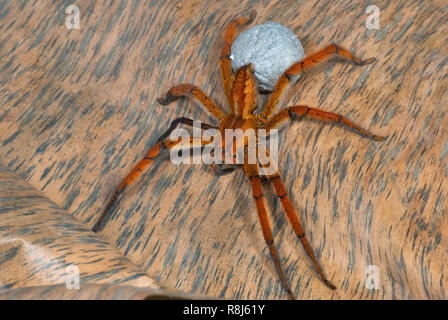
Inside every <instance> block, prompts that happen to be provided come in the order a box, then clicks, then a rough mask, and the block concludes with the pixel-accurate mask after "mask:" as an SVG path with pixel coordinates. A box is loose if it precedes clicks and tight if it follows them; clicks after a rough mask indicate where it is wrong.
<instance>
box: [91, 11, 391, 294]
mask: <svg viewBox="0 0 448 320" xmlns="http://www.w3.org/2000/svg"><path fill="white" fill-rule="evenodd" d="M255 16H256V13H255V12H251V14H250V15H249V16H247V17H239V18H237V19H234V20H232V21H231V22H230V23H229V24H228V26H227V29H226V33H225V40H224V44H223V46H222V51H221V57H220V68H221V76H222V82H223V85H224V91H225V94H226V97H227V100H228V103H229V105H230V107H231V111H230V112H229V113H227V114H226V113H225V112H224V111H223V110H222V109H221V108H220V107H218V105H216V103H214V102H213V101H212V100H211V99H210V98H209V97H208V96H207V95H206V94H205V93H204V92H203V91H202V90H201V89H199V88H198V87H196V86H194V85H192V84H181V85H177V86H175V87H172V88H171V89H170V90H169V91H168V92H167V94H166V96H165V98H159V99H158V100H157V101H158V102H159V103H160V104H162V105H167V104H169V103H171V102H173V101H175V100H178V99H180V98H181V97H184V96H188V95H190V94H191V95H192V96H193V97H194V98H196V99H197V100H198V101H199V102H200V103H201V104H202V105H203V106H204V107H205V108H206V109H207V110H208V111H209V112H210V113H211V114H212V115H213V116H214V117H215V118H217V119H218V121H219V125H218V126H213V125H204V124H203V125H202V129H207V128H214V129H218V130H219V132H221V133H224V130H225V129H242V130H243V131H246V130H248V129H253V130H255V132H256V131H257V129H265V130H266V131H267V132H269V130H271V129H274V128H276V127H278V126H279V125H280V124H281V123H284V122H285V121H288V120H294V119H295V117H296V116H299V117H301V118H302V117H304V116H308V117H310V118H313V119H319V120H326V121H328V122H333V123H339V124H341V125H343V126H345V127H346V128H349V129H352V130H353V131H355V132H356V133H358V134H360V135H361V136H364V137H367V138H370V139H373V140H378V141H380V140H384V139H385V137H382V136H377V135H374V134H372V133H370V132H369V131H367V130H365V129H363V128H361V127H360V126H358V125H356V124H355V123H353V122H351V121H350V120H348V119H346V118H345V117H343V116H341V115H339V114H336V113H332V112H327V111H323V110H320V109H315V108H310V107H308V106H304V105H297V106H292V107H288V108H286V109H283V110H281V111H279V112H277V113H276V114H274V115H272V114H273V112H274V109H275V108H276V107H277V104H278V102H279V99H280V96H281V95H282V93H283V91H284V90H285V88H286V87H287V85H288V84H289V82H290V81H291V78H292V77H293V76H295V75H298V74H299V73H300V72H302V71H303V70H306V69H308V68H310V67H312V66H314V65H316V64H318V63H319V62H321V61H324V60H326V59H328V58H330V57H332V56H333V55H334V54H335V55H339V56H341V57H344V58H346V59H348V60H350V61H352V62H353V63H355V64H356V65H360V66H362V65H366V64H369V63H372V62H374V61H375V59H374V58H371V59H367V60H360V59H359V58H357V57H355V56H354V55H353V54H352V53H350V52H349V51H348V50H346V49H344V48H342V47H340V46H338V45H335V44H331V45H329V46H327V47H326V48H324V49H323V50H321V51H319V52H317V53H315V54H312V55H310V56H308V57H305V58H304V59H302V60H301V61H298V62H296V63H294V64H293V65H291V66H290V67H289V68H288V69H287V70H286V71H285V72H284V73H283V74H282V75H281V77H280V78H279V80H278V82H277V84H276V86H275V88H274V90H273V92H272V94H271V96H270V97H269V100H268V102H267V104H266V105H265V107H264V109H263V111H262V113H260V114H258V113H256V109H257V104H256V93H257V89H256V83H255V78H254V76H253V66H252V65H247V66H244V67H242V68H240V69H239V70H238V71H237V72H236V74H235V73H232V70H231V61H230V49H231V45H232V42H233V40H234V39H235V37H236V28H237V27H238V26H244V25H247V24H249V23H250V22H252V20H253V19H254V18H255ZM179 124H185V125H189V126H192V125H193V120H191V119H188V118H178V119H176V120H174V121H173V122H172V123H171V126H170V128H169V129H168V130H167V131H166V132H165V133H164V134H163V135H162V136H161V137H160V138H159V140H158V142H157V143H156V144H155V145H154V146H153V147H152V148H151V149H149V151H148V152H147V153H146V155H145V157H144V158H143V160H141V161H140V162H139V163H138V164H137V165H136V166H135V168H134V169H133V170H132V171H131V173H130V174H129V175H128V176H127V177H126V178H125V179H124V180H123V182H122V183H121V184H120V185H119V186H118V187H117V189H116V190H115V192H114V194H113V196H112V197H111V199H110V201H109V203H108V204H107V206H106V208H105V210H104V212H103V213H102V215H101V217H100V219H99V220H98V221H97V223H96V224H95V226H94V227H93V230H94V231H95V232H98V231H100V230H102V228H103V227H104V224H105V222H106V219H108V217H109V215H110V209H111V208H113V207H114V204H115V203H116V201H117V199H118V196H119V195H120V194H121V193H122V192H123V191H124V190H125V189H126V187H127V186H129V185H131V184H132V183H133V182H134V181H135V180H136V179H137V178H138V177H139V176H140V175H141V173H142V172H143V170H145V169H146V168H147V166H148V165H149V164H150V163H151V162H152V161H153V160H154V159H155V158H156V157H157V156H158V155H159V153H160V151H161V150H164V149H172V148H173V147H174V146H176V145H177V144H179V142H180V140H171V139H170V138H169V136H170V134H171V133H172V132H173V131H174V129H176V128H177V126H178V125H179ZM208 143H210V141H209V142H204V141H201V142H200V144H196V140H194V139H193V138H191V140H190V141H189V143H188V146H189V147H195V146H201V145H206V144H208ZM245 143H246V142H245ZM224 144H225V143H224V142H223V144H222V146H223V148H224ZM223 152H224V151H223ZM247 159H248V158H247V149H245V157H244V163H243V164H242V167H243V170H244V172H245V174H246V176H247V178H248V179H249V181H250V183H251V185H252V191H253V197H254V200H255V204H256V208H257V212H258V218H259V221H260V224H261V227H262V231H263V235H264V238H265V240H266V243H267V245H268V247H269V250H270V253H271V255H272V258H273V260H274V263H275V266H276V269H277V271H278V273H279V275H280V278H281V281H282V283H283V286H284V287H285V289H286V291H287V292H288V295H289V297H290V298H291V299H294V295H293V293H292V291H291V288H290V286H289V283H288V281H287V280H286V276H285V273H284V271H283V267H282V264H281V263H280V259H279V255H278V253H277V250H276V248H275V246H274V240H273V237H272V231H271V225H270V222H269V220H268V215H267V210H266V206H265V202H264V199H263V191H262V185H261V180H262V178H266V179H267V180H268V181H269V182H270V183H272V185H273V187H274V190H275V194H276V195H277V197H278V198H280V202H281V204H282V206H283V209H284V211H285V212H286V216H287V218H288V220H289V222H290V224H291V225H292V227H293V229H294V232H295V233H296V235H297V236H298V237H299V239H300V241H301V243H302V245H303V247H304V249H305V251H306V253H307V254H308V256H309V257H310V259H311V261H312V263H313V265H314V267H315V268H316V271H317V273H318V274H319V276H320V278H321V279H322V281H323V282H324V283H325V284H326V285H327V286H328V287H329V288H331V289H335V288H336V287H335V286H334V285H333V284H332V283H331V282H330V281H329V280H328V279H327V278H326V276H325V275H324V272H323V270H322V267H321V266H320V264H319V262H318V260H317V258H316V257H315V255H314V252H313V249H312V248H311V246H310V244H309V243H308V240H307V238H306V236H305V233H304V231H303V227H302V223H301V222H300V219H299V215H298V213H297V212H296V210H295V209H294V206H293V204H292V202H291V200H290V199H289V197H288V195H287V192H286V188H285V186H284V185H283V183H282V180H281V179H280V176H279V174H278V172H277V171H275V173H273V174H269V175H265V176H263V177H262V176H261V175H260V172H259V169H260V168H262V166H261V167H259V166H258V164H253V163H249V161H247ZM213 167H214V168H215V169H216V170H217V173H218V174H220V175H221V174H227V173H230V172H232V171H233V170H235V166H233V167H231V168H226V169H222V168H221V167H219V166H216V165H214V166H213Z"/></svg>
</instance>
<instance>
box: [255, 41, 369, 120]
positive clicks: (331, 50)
mask: <svg viewBox="0 0 448 320" xmlns="http://www.w3.org/2000/svg"><path fill="white" fill-rule="evenodd" d="M334 55H338V56H341V57H344V58H346V59H348V60H350V61H352V62H353V63H355V64H356V65H358V66H363V65H366V64H370V63H372V62H374V61H375V58H370V59H366V60H361V59H359V58H358V57H356V56H355V55H354V54H352V53H351V52H350V51H348V50H347V49H344V48H343V47H341V46H339V45H337V44H331V45H329V46H327V47H325V48H324V49H322V50H321V51H319V52H317V53H315V54H312V55H310V56H308V57H305V58H304V59H302V60H301V61H298V62H296V63H294V64H292V65H291V66H290V67H289V68H288V69H286V71H285V72H284V73H283V74H282V75H281V76H280V78H279V79H278V81H277V84H276V85H275V88H274V91H273V92H272V95H271V96H270V98H269V100H268V102H267V104H266V106H265V107H264V109H263V113H262V115H261V116H262V117H263V118H264V119H268V118H269V117H270V116H271V114H272V113H273V112H274V110H275V108H276V107H277V105H278V102H279V100H280V97H281V95H282V93H283V91H284V90H285V88H286V87H287V85H288V84H289V83H290V81H291V77H293V76H295V75H298V74H299V73H300V72H302V71H303V70H306V69H308V68H310V67H312V66H314V65H316V64H318V63H319V62H322V61H323V60H326V59H328V58H331V57H332V56H334Z"/></svg>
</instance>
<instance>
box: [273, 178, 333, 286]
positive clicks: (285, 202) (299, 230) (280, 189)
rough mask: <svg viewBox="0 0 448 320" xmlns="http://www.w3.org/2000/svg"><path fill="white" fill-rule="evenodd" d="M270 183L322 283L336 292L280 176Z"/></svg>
mask: <svg viewBox="0 0 448 320" xmlns="http://www.w3.org/2000/svg"><path fill="white" fill-rule="evenodd" d="M270 181H271V182H272V185H273V186H274V189H275V194H276V195H277V197H278V198H279V199H280V202H281V203H282V206H283V209H284V210H285V212H286V216H287V217H288V220H289V222H290V223H291V225H292V227H293V229H294V232H295V234H296V235H297V237H299V239H300V241H301V242H302V245H303V248H304V249H305V251H306V253H307V254H308V256H309V257H310V259H311V261H312V262H313V265H314V267H315V268H316V270H317V273H318V274H319V276H320V278H321V279H322V281H323V282H324V283H325V284H326V285H327V287H329V288H330V289H332V290H334V289H336V287H335V286H334V285H333V284H332V283H331V282H330V281H328V279H327V278H326V277H325V274H324V272H323V270H322V267H321V266H320V264H319V261H318V260H317V258H316V256H315V255H314V252H313V249H312V248H311V246H310V244H309V242H308V240H307V238H306V236H305V232H304V231H303V227H302V223H301V222H300V219H299V215H298V213H297V212H296V210H295V209H294V206H293V204H292V202H291V200H290V199H289V197H288V194H287V192H286V189H285V186H284V185H283V183H282V181H281V179H280V176H279V175H278V174H276V175H275V176H273V177H270Z"/></svg>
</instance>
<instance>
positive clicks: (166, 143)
mask: <svg viewBox="0 0 448 320" xmlns="http://www.w3.org/2000/svg"><path fill="white" fill-rule="evenodd" d="M181 123H182V124H187V125H190V126H192V125H193V120H191V119H188V118H177V119H175V120H174V121H172V122H171V126H170V128H169V129H168V130H167V131H166V132H165V133H164V134H162V135H161V136H160V138H159V139H158V142H157V143H156V144H155V145H154V146H153V147H152V148H151V149H149V151H148V152H147V153H146V155H145V157H144V158H143V159H142V160H140V162H139V163H137V165H136V166H135V167H134V168H133V169H132V171H131V172H130V173H129V174H128V175H127V176H126V178H125V179H124V180H123V181H122V182H121V183H120V185H119V186H118V187H117V188H116V189H115V192H114V193H113V195H112V197H111V199H110V200H109V202H108V203H107V205H106V208H105V209H104V210H103V212H102V214H101V216H100V218H99V219H98V221H97V222H96V223H95V225H94V226H93V228H92V230H93V231H94V232H99V231H101V230H102V229H103V227H104V223H105V221H106V219H107V218H108V216H109V212H110V209H111V208H113V207H114V205H115V203H116V201H117V200H118V196H119V195H120V194H121V193H122V192H123V191H124V190H125V189H126V187H127V186H129V185H131V184H133V183H134V182H135V181H136V180H137V178H138V177H140V175H141V174H142V173H143V171H144V170H145V169H146V168H147V167H148V166H149V165H150V164H151V163H152V162H153V161H154V159H155V158H156V157H157V156H158V155H159V153H160V151H161V150H162V149H171V148H173V147H175V146H176V145H178V144H179V143H181V142H183V141H182V139H181V138H179V139H178V140H174V141H172V140H171V139H169V138H168V136H169V135H170V134H171V133H172V132H173V131H174V129H176V128H177V126H178V125H179V124H181ZM202 127H203V128H204V129H210V128H215V127H214V126H212V125H209V124H202ZM198 142H199V141H197V140H195V139H194V137H190V141H189V142H188V145H190V146H192V147H193V146H198V145H199V144H200V145H206V144H209V143H211V141H200V142H199V143H198Z"/></svg>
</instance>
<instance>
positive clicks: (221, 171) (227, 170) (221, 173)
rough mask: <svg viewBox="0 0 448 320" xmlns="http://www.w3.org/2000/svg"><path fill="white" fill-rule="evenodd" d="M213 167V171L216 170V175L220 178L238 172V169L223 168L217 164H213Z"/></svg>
mask: <svg viewBox="0 0 448 320" xmlns="http://www.w3.org/2000/svg"><path fill="white" fill-rule="evenodd" d="M211 166H212V167H213V169H215V171H216V174H217V175H218V176H225V175H228V174H231V173H233V172H234V171H235V170H236V167H227V168H223V166H222V165H220V164H215V163H212V164H211Z"/></svg>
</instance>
